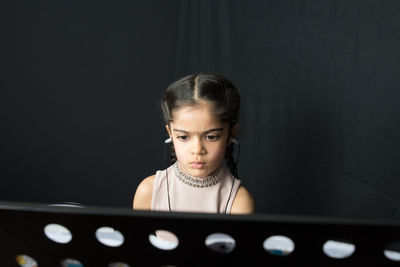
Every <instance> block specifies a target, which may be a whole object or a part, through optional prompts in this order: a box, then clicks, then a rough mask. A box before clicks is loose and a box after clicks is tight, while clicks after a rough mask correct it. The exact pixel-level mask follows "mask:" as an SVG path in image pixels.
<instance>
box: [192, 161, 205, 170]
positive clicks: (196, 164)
mask: <svg viewBox="0 0 400 267" xmlns="http://www.w3.org/2000/svg"><path fill="white" fill-rule="evenodd" d="M191 165H192V168H193V169H201V168H203V167H204V165H205V163H203V162H192V163H191Z"/></svg>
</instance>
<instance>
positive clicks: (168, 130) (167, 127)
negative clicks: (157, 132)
mask: <svg viewBox="0 0 400 267" xmlns="http://www.w3.org/2000/svg"><path fill="white" fill-rule="evenodd" d="M165 129H167V132H168V135H169V136H170V137H171V129H169V126H168V124H166V125H165Z"/></svg>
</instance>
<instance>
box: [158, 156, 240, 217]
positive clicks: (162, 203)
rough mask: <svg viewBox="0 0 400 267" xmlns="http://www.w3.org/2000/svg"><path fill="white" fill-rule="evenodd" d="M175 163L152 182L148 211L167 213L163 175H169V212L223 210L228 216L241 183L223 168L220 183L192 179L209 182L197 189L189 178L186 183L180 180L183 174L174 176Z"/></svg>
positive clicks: (175, 171) (165, 176)
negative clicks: (151, 195)
mask: <svg viewBox="0 0 400 267" xmlns="http://www.w3.org/2000/svg"><path fill="white" fill-rule="evenodd" d="M177 164H178V163H177V162H176V163H175V164H173V165H171V166H170V167H169V168H168V169H167V170H163V171H157V173H156V175H155V179H154V187H153V197H152V201H151V210H157V211H169V207H168V192H167V180H166V179H167V175H166V172H168V183H169V197H170V204H171V211H176V212H204V213H225V208H226V211H227V213H230V211H231V208H232V203H233V200H234V199H235V196H236V193H237V191H238V189H239V186H240V180H238V179H236V178H235V177H233V176H232V174H231V173H230V172H229V171H228V170H226V168H225V167H222V169H221V170H220V176H219V177H220V180H219V179H213V178H206V179H200V178H196V179H195V180H201V182H202V183H203V181H204V182H209V184H208V185H204V187H196V186H195V185H194V184H193V183H192V182H191V180H190V178H189V180H188V179H187V178H186V179H183V178H182V175H179V176H178V175H177V174H176V173H177V172H178V171H177V170H180V168H179V166H178V165H177ZM174 168H176V169H174ZM181 172H182V171H181ZM217 172H218V171H217ZM178 173H179V172H178ZM186 177H187V176H186ZM209 179H213V180H209ZM206 180H208V181H206ZM232 182H233V186H232ZM231 189H232V192H231ZM227 205H228V206H227Z"/></svg>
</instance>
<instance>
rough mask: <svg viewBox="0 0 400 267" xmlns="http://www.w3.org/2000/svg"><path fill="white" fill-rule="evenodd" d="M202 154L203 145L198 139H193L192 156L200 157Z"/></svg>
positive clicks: (203, 151)
mask: <svg viewBox="0 0 400 267" xmlns="http://www.w3.org/2000/svg"><path fill="white" fill-rule="evenodd" d="M204 153H205V148H204V144H203V142H202V140H201V139H200V138H194V140H193V147H192V154H194V155H201V154H204Z"/></svg>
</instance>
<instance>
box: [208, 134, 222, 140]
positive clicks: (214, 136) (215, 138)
mask: <svg viewBox="0 0 400 267" xmlns="http://www.w3.org/2000/svg"><path fill="white" fill-rule="evenodd" d="M218 138H219V135H207V136H206V139H207V140H209V141H216V140H218Z"/></svg>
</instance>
